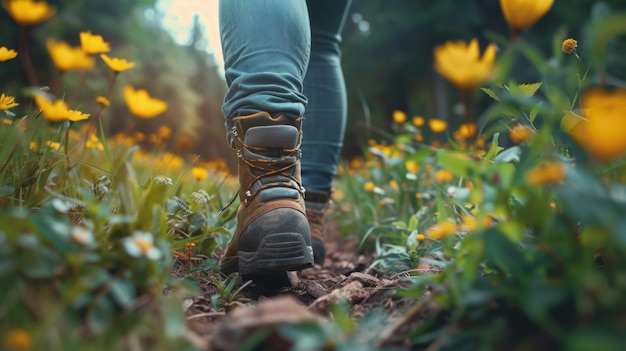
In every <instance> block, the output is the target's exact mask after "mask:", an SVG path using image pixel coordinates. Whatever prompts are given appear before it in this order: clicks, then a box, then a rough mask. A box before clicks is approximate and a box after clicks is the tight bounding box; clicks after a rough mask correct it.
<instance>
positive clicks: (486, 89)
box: [480, 88, 500, 101]
mask: <svg viewBox="0 0 626 351" xmlns="http://www.w3.org/2000/svg"><path fill="white" fill-rule="evenodd" d="M480 90H482V91H483V92H485V94H487V95H488V96H489V97H490V98H492V99H494V100H496V101H500V98H498V95H497V94H496V92H495V91H493V90H491V89H489V88H480Z"/></svg>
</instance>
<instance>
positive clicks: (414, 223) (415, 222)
mask: <svg viewBox="0 0 626 351" xmlns="http://www.w3.org/2000/svg"><path fill="white" fill-rule="evenodd" d="M418 225H419V220H418V219H417V216H416V215H413V216H411V218H410V219H409V227H408V228H407V229H408V230H409V231H411V232H412V231H414V230H417V226H418Z"/></svg>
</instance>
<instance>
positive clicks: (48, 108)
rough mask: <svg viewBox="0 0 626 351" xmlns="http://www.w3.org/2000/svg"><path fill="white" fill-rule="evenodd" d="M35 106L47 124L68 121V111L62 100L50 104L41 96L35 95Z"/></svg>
mask: <svg viewBox="0 0 626 351" xmlns="http://www.w3.org/2000/svg"><path fill="white" fill-rule="evenodd" d="M35 104H36V105H37V107H38V108H39V110H40V111H41V113H43V116H44V117H45V118H46V120H47V121H49V122H58V121H66V120H68V119H69V116H70V110H69V108H68V107H67V104H66V103H65V102H64V101H63V100H57V101H55V102H52V101H50V100H48V99H47V98H45V97H43V96H41V95H36V96H35Z"/></svg>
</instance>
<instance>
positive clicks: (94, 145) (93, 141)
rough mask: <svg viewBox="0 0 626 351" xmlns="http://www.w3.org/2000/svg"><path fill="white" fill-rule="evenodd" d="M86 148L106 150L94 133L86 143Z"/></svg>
mask: <svg viewBox="0 0 626 351" xmlns="http://www.w3.org/2000/svg"><path fill="white" fill-rule="evenodd" d="M85 147H86V148H88V149H97V150H100V151H102V150H104V145H102V142H100V139H98V136H97V135H96V134H94V133H91V134H90V135H89V139H87V141H86V142H85Z"/></svg>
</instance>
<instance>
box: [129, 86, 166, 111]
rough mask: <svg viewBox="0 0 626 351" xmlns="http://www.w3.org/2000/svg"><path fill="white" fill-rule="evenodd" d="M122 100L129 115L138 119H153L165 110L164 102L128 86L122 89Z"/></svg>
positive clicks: (141, 90)
mask: <svg viewBox="0 0 626 351" xmlns="http://www.w3.org/2000/svg"><path fill="white" fill-rule="evenodd" d="M124 100H125V101H126V105H127V106H128V109H129V110H130V113H132V114H133V115H134V116H135V117H139V118H144V119H148V118H154V117H156V116H158V115H160V114H161V113H163V112H165V110H167V103H166V102H165V101H163V100H159V99H155V98H152V97H150V95H149V94H148V92H147V91H145V90H143V89H137V90H135V89H134V88H133V87H132V86H130V85H126V86H125V87H124Z"/></svg>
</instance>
